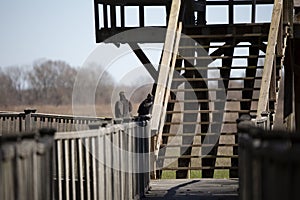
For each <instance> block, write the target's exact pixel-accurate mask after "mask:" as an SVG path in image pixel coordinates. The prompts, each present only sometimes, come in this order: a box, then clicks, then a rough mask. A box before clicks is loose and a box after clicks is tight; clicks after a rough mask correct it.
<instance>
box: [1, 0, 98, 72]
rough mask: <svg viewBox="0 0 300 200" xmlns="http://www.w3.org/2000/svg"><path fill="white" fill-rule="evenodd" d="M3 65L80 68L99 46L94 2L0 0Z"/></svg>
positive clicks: (84, 0)
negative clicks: (42, 62) (47, 62)
mask: <svg viewBox="0 0 300 200" xmlns="http://www.w3.org/2000/svg"><path fill="white" fill-rule="evenodd" d="M0 26H1V28H0V29H1V31H0V44H1V45H0V52H1V53H0V66H12V65H30V64H31V63H32V62H33V61H35V60H37V59H52V60H64V61H66V62H67V63H69V64H70V65H72V66H80V65H81V64H82V63H83V62H84V60H85V58H86V57H87V56H88V55H89V54H90V52H91V51H92V50H93V49H94V48H95V47H96V43H95V38H94V13H93V1H92V0H51V1H49V0H0Z"/></svg>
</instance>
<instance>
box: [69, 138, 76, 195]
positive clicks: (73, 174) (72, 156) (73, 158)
mask: <svg viewBox="0 0 300 200" xmlns="http://www.w3.org/2000/svg"><path fill="white" fill-rule="evenodd" d="M75 145H76V144H75V139H71V155H70V157H71V185H72V199H73V200H76V180H75V173H76V167H75V156H76V152H75Z"/></svg>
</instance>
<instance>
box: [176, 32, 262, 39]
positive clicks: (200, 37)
mask: <svg viewBox="0 0 300 200" xmlns="http://www.w3.org/2000/svg"><path fill="white" fill-rule="evenodd" d="M253 37H265V38H267V37H268V34H264V33H244V34H222V33H220V34H210V35H203V34H199V35H198V34H197V35H196V34H187V35H182V36H181V39H186V38H193V39H210V38H211V39H215V38H222V39H224V38H253Z"/></svg>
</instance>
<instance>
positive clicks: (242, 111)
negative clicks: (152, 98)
mask: <svg viewBox="0 0 300 200" xmlns="http://www.w3.org/2000/svg"><path fill="white" fill-rule="evenodd" d="M221 112H223V113H241V114H242V113H245V114H248V113H253V112H257V110H224V111H217V110H214V111H213V110H182V111H167V112H166V113H167V114H196V113H221Z"/></svg>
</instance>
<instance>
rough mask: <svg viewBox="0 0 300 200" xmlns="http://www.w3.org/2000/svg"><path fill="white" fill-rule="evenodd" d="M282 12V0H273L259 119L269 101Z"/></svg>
mask: <svg viewBox="0 0 300 200" xmlns="http://www.w3.org/2000/svg"><path fill="white" fill-rule="evenodd" d="M281 14H282V0H275V2H274V7H273V13H272V20H271V26H270V32H269V36H268V46H267V52H266V58H265V64H264V70H263V76H262V77H263V78H262V83H261V90H260V93H259V101H258V107H257V118H258V119H261V113H262V112H263V111H266V109H267V105H268V101H269V89H270V83H271V76H272V70H273V62H274V57H275V46H276V43H277V37H278V28H279V23H280V20H281Z"/></svg>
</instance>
